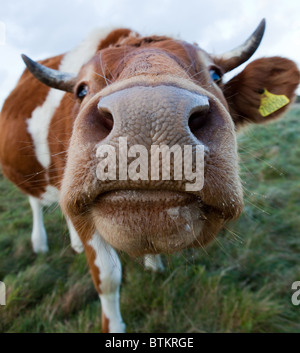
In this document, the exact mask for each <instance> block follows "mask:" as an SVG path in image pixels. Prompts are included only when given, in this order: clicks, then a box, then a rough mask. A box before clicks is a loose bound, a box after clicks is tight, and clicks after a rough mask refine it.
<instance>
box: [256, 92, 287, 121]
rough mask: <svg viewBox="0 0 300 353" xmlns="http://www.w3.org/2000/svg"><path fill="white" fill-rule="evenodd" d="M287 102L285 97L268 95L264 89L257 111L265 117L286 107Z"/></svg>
mask: <svg viewBox="0 0 300 353" xmlns="http://www.w3.org/2000/svg"><path fill="white" fill-rule="evenodd" d="M289 102H290V100H289V99H288V97H287V96H285V95H283V94H281V95H278V94H273V93H270V92H269V91H268V90H267V89H264V91H263V93H262V98H261V101H260V107H259V108H258V110H259V112H260V114H261V115H262V116H263V117H265V116H268V115H270V114H272V113H274V112H276V111H277V110H279V109H280V108H282V107H284V106H285V105H287V104H288V103H289Z"/></svg>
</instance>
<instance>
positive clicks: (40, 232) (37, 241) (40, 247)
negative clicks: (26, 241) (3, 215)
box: [29, 196, 48, 253]
mask: <svg viewBox="0 0 300 353" xmlns="http://www.w3.org/2000/svg"><path fill="white" fill-rule="evenodd" d="M29 203H30V206H31V209H32V215H33V229H32V234H31V242H32V246H33V250H34V252H36V253H40V252H41V253H44V252H47V251H48V244H47V233H46V230H45V227H44V221H43V206H42V204H41V201H40V200H39V199H37V198H35V197H32V196H29Z"/></svg>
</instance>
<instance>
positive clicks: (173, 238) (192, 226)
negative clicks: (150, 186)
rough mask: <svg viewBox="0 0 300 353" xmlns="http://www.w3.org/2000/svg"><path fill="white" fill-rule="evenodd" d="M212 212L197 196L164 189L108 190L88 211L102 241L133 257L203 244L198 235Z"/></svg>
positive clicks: (174, 250)
mask: <svg viewBox="0 0 300 353" xmlns="http://www.w3.org/2000/svg"><path fill="white" fill-rule="evenodd" d="M212 212H213V213H215V212H214V211H213V210H212V209H211V208H210V207H209V206H207V205H204V204H203V203H202V201H201V199H200V198H199V197H197V196H194V195H192V194H188V193H183V192H176V191H165V190H161V191H158V190H117V191H110V192H107V193H105V194H102V195H101V196H100V197H98V198H97V201H96V202H95V203H94V206H93V209H92V215H93V220H94V223H95V226H96V228H97V230H98V231H99V233H100V234H101V235H102V236H103V237H104V238H105V240H106V241H107V242H108V243H110V244H111V245H112V246H113V247H115V248H117V249H119V250H122V251H125V252H127V253H129V254H131V255H135V256H136V255H142V254H146V253H173V252H176V251H179V250H182V249H184V248H188V247H192V246H197V243H199V246H203V245H205V243H206V242H207V240H206V239H201V234H202V232H203V229H204V226H205V223H206V222H209V218H210V215H211V213H212Z"/></svg>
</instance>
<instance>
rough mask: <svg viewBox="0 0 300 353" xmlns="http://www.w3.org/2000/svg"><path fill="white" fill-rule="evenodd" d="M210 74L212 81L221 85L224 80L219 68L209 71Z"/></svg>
mask: <svg viewBox="0 0 300 353" xmlns="http://www.w3.org/2000/svg"><path fill="white" fill-rule="evenodd" d="M209 74H210V77H211V78H212V80H213V81H214V82H216V83H220V82H221V80H222V73H221V71H220V70H219V69H217V68H211V69H210V70H209Z"/></svg>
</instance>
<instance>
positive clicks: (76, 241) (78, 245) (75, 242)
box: [66, 217, 84, 254]
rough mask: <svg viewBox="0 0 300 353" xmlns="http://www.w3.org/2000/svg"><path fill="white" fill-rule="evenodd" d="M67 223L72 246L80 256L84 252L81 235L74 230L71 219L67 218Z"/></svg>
mask: <svg viewBox="0 0 300 353" xmlns="http://www.w3.org/2000/svg"><path fill="white" fill-rule="evenodd" d="M66 221H67V225H68V229H69V234H70V239H71V246H72V248H73V249H74V250H75V251H76V252H77V253H79V254H80V253H82V252H83V250H84V248H83V245H82V242H81V240H80V238H79V235H78V233H77V231H76V229H75V228H74V226H73V223H72V221H71V220H70V218H68V217H66Z"/></svg>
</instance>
